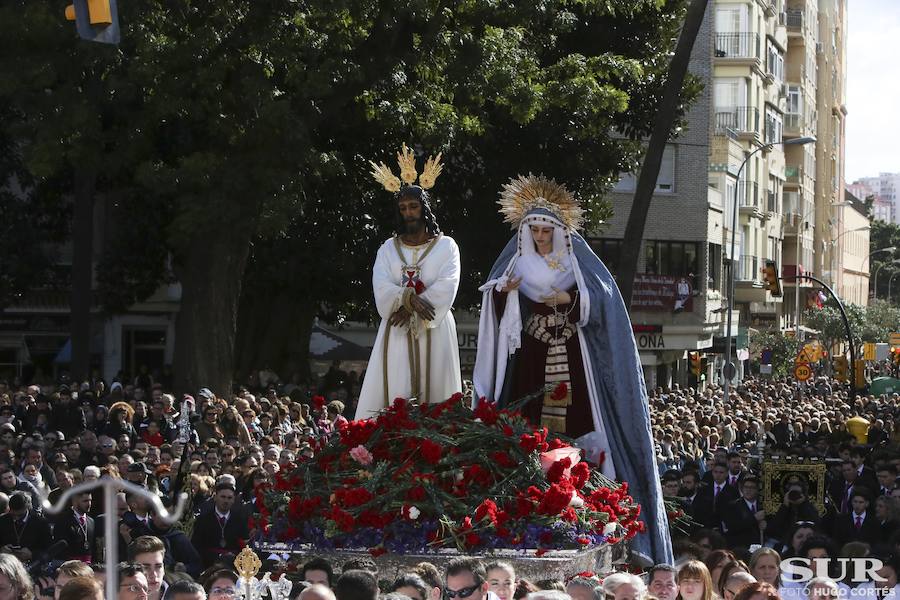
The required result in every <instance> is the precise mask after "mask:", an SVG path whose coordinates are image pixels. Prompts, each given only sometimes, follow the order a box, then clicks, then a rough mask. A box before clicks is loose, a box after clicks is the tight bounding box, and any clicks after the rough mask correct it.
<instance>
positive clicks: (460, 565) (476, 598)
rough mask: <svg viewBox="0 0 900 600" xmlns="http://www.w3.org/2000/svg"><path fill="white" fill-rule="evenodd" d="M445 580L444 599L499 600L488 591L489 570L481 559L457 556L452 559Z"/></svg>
mask: <svg viewBox="0 0 900 600" xmlns="http://www.w3.org/2000/svg"><path fill="white" fill-rule="evenodd" d="M444 581H445V583H444V600H457V599H461V600H485V599H486V598H490V599H491V600H497V595H496V594H494V593H493V592H489V591H488V584H487V572H486V571H485V569H484V564H482V562H481V561H480V560H477V559H474V558H457V559H456V560H453V561H450V563H449V564H448V565H447V569H446V572H445V576H444Z"/></svg>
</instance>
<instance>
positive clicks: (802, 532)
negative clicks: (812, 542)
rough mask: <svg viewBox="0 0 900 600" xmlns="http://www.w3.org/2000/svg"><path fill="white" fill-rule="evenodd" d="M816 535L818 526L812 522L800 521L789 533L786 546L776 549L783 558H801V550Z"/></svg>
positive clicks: (781, 545) (782, 545)
mask: <svg viewBox="0 0 900 600" xmlns="http://www.w3.org/2000/svg"><path fill="white" fill-rule="evenodd" d="M814 535H816V526H815V523H813V522H812V521H798V522H796V523H794V526H793V527H792V528H791V530H790V531H789V532H788V535H787V537H786V538H785V539H786V540H788V541H787V543H786V544H780V545H778V546H776V547H775V549H776V550H778V554H779V555H780V556H781V557H782V558H793V557H795V556H800V549H801V548H803V544H804V542H806V540H808V539H809V538H811V537H812V536H814Z"/></svg>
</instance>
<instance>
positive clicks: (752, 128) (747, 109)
mask: <svg viewBox="0 0 900 600" xmlns="http://www.w3.org/2000/svg"><path fill="white" fill-rule="evenodd" d="M715 123H716V133H717V134H724V133H725V132H727V131H728V130H729V129H730V130H731V131H734V132H736V133H738V134H749V135H758V134H759V109H757V108H756V107H754V106H732V107H722V108H717V109H716V116H715Z"/></svg>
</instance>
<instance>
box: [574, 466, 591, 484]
mask: <svg viewBox="0 0 900 600" xmlns="http://www.w3.org/2000/svg"><path fill="white" fill-rule="evenodd" d="M590 476H591V468H590V467H589V466H588V464H587V463H586V462H580V463H578V464H577V465H575V466H574V467H572V484H573V485H574V486H575V489H577V490H580V489H581V488H583V487H584V484H585V483H587V480H588V479H589V478H590Z"/></svg>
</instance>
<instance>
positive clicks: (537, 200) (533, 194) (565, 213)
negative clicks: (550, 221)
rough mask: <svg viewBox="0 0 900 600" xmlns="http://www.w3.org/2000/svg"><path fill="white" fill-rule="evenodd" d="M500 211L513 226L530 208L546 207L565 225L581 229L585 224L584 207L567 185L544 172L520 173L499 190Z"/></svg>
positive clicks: (516, 225) (517, 225)
mask: <svg viewBox="0 0 900 600" xmlns="http://www.w3.org/2000/svg"><path fill="white" fill-rule="evenodd" d="M497 204H499V205H500V214H502V215H503V220H504V222H506V223H509V224H510V225H511V226H512V228H513V229H516V228H518V227H519V224H520V223H521V222H522V219H524V218H525V215H527V214H528V212H529V211H531V210H534V209H535V208H543V209H546V210H548V211H550V212H551V213H553V214H554V215H555V216H556V217H557V218H558V219H559V220H560V221H561V222H562V223H563V225H565V226H566V227H568V228H569V229H573V230H578V229H580V228H581V226H582V225H583V224H584V210H583V209H582V208H581V206H579V205H578V201H577V200H576V199H575V196H573V195H572V193H571V192H570V191H569V190H567V189H566V186H565V185H563V184H561V183H557V182H556V181H554V180H553V179H548V178H546V177H544V176H543V175H532V174H531V173H529V174H528V175H527V176H526V175H519V176H518V177H515V178H513V179H510V180H509V182H508V183H506V184H504V185H503V189H502V190H501V191H500V200H498V201H497Z"/></svg>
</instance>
